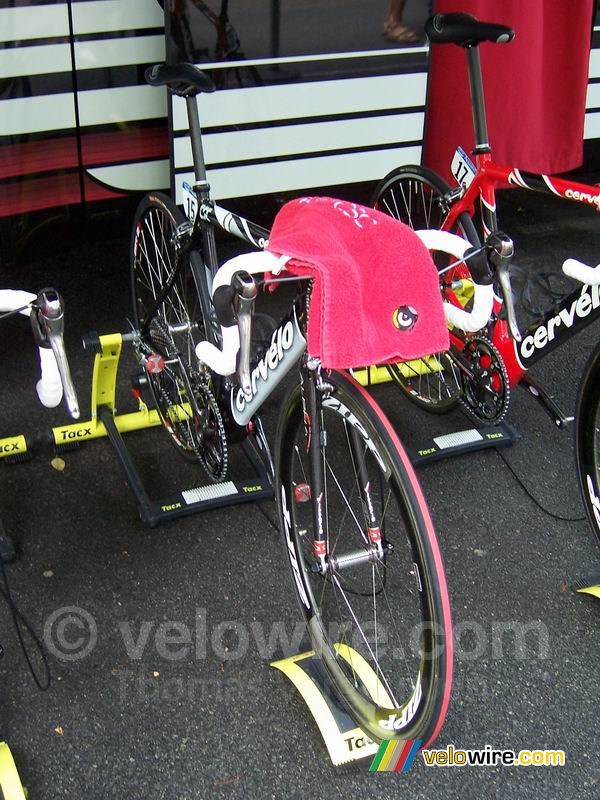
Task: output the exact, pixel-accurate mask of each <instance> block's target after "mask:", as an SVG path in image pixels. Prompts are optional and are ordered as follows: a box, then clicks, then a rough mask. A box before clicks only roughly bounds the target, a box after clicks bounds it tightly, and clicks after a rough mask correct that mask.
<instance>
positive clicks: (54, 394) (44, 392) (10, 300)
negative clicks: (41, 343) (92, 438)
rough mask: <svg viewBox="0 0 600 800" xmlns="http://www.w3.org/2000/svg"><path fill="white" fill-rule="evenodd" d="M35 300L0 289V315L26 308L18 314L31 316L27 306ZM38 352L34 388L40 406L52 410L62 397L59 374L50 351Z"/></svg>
mask: <svg viewBox="0 0 600 800" xmlns="http://www.w3.org/2000/svg"><path fill="white" fill-rule="evenodd" d="M36 298H37V295H36V294H32V293H31V292H24V291H22V290H21V289H0V313H1V312H7V311H16V310H17V308H21V307H22V306H27V308H24V309H23V310H22V311H21V312H20V313H21V314H23V315H24V316H26V317H28V316H29V315H30V314H31V309H30V308H29V304H30V303H32V302H33V301H34V300H35V299H36ZM38 351H39V354H40V379H39V381H38V382H37V384H36V387H35V388H36V391H37V394H38V397H39V399H40V402H41V403H42V405H44V406H46V408H54V407H55V406H57V405H58V404H59V403H60V401H61V400H62V396H63V387H62V381H61V379H60V373H59V371H58V366H57V364H56V359H55V358H54V353H53V352H52V350H50V349H49V348H46V347H39V348H38Z"/></svg>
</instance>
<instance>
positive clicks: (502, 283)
mask: <svg viewBox="0 0 600 800" xmlns="http://www.w3.org/2000/svg"><path fill="white" fill-rule="evenodd" d="M425 30H426V33H427V35H428V37H429V40H430V41H431V43H432V44H433V45H437V44H456V45H459V46H461V47H463V48H464V49H465V52H466V57H467V66H468V73H469V86H470V92H471V106H472V112H473V125H474V133H475V148H474V150H473V152H472V155H473V159H474V161H473V160H472V159H471V158H470V157H469V156H468V155H467V153H465V151H464V150H463V149H462V148H460V147H459V148H458V150H457V151H456V154H455V156H454V159H453V161H452V173H453V175H454V176H455V177H456V179H457V182H458V185H457V186H455V187H450V186H449V185H448V184H447V183H446V182H445V181H444V180H443V179H442V178H441V177H440V176H439V175H437V174H436V173H434V172H433V171H432V170H430V169H427V168H425V167H421V166H415V165H406V166H401V167H398V168H397V169H394V170H393V171H392V172H390V173H389V174H388V175H386V176H385V177H384V178H383V179H382V180H381V181H380V183H379V184H378V185H377V187H376V188H375V191H374V193H373V197H372V201H371V204H372V205H373V206H374V207H375V208H377V209H379V210H381V211H384V212H386V213H388V214H390V215H391V216H393V217H395V218H396V219H399V220H401V221H402V222H404V223H406V224H407V225H409V226H411V227H412V228H414V229H415V230H418V229H419V228H439V229H440V230H446V231H455V232H457V233H459V234H460V235H462V236H464V237H465V238H466V239H467V240H468V241H470V242H471V243H472V244H473V245H475V246H477V245H478V244H479V242H480V236H479V234H478V231H477V228H476V226H475V224H474V221H473V220H474V215H475V210H476V209H477V208H479V211H480V215H481V223H482V233H483V237H484V238H487V237H489V236H490V235H494V234H497V235H498V236H499V238H500V239H501V241H502V244H501V245H499V247H500V248H501V249H503V252H504V253H505V254H512V243H511V242H510V240H509V239H508V238H507V237H505V236H504V235H501V234H500V232H499V231H498V222H497V216H496V196H495V190H496V189H497V188H520V189H528V190H530V191H533V192H540V193H543V194H550V195H553V196H557V197H561V198H564V199H566V200H571V201H573V202H579V203H582V204H583V205H586V206H593V207H596V208H598V207H600V189H599V188H598V187H597V186H590V185H586V184H582V183H576V182H574V181H571V180H565V179H562V178H556V177H552V176H548V175H538V174H534V173H531V172H526V171H524V170H520V169H518V168H517V167H514V166H506V165H502V164H498V163H496V162H495V161H494V160H493V157H492V150H491V146H490V144H489V137H488V131H487V119H486V111H485V102H484V92H483V81H482V73H481V64H480V59H479V45H480V44H481V43H483V42H491V43H496V44H503V43H508V42H510V41H511V40H512V39H513V38H514V35H515V34H514V31H513V30H512V29H511V28H508V27H507V26H504V25H498V24H493V23H487V22H480V21H478V20H476V19H475V18H474V17H472V16H470V15H469V14H437V15H435V16H433V17H431V18H430V19H429V20H428V22H427V23H426V26H425ZM500 261H501V259H499V261H498V264H497V268H496V276H497V279H498V286H497V294H498V297H497V300H496V302H495V304H494V313H493V315H492V316H491V318H490V320H489V321H488V323H487V324H486V325H485V326H483V328H482V330H481V331H479V332H477V333H476V334H475V335H474V336H467V337H464V336H462V335H461V334H460V333H458V332H456V331H451V349H450V351H449V352H448V353H439V354H433V355H432V356H430V357H429V358H428V359H427V360H426V361H421V362H419V363H418V368H415V367H414V365H413V366H412V367H411V368H407V367H406V366H404V367H402V368H399V367H394V366H391V367H389V368H388V369H389V371H390V373H391V374H392V377H393V378H395V380H396V381H397V382H398V383H399V385H400V386H401V388H402V390H403V391H404V392H405V394H406V396H407V397H408V398H409V399H411V400H412V401H414V402H415V403H416V404H417V405H419V406H420V407H422V408H425V409H426V410H428V411H432V412H446V411H449V410H450V409H452V408H454V407H455V406H456V405H457V403H459V402H460V403H462V405H463V406H464V407H466V409H467V410H468V411H469V412H470V414H471V415H473V416H474V417H475V418H476V419H477V420H478V421H480V422H482V423H484V424H497V423H498V422H499V421H500V420H501V419H502V418H503V417H504V416H505V415H506V413H507V411H508V407H509V401H510V391H511V389H512V388H513V387H515V386H517V385H518V384H521V385H522V386H524V387H525V388H527V389H528V390H529V392H530V394H531V395H532V396H534V397H535V398H536V399H538V400H539V401H540V402H541V403H542V404H543V406H544V408H545V410H546V411H547V412H548V413H549V414H550V416H551V418H552V420H553V421H554V422H555V424H556V425H557V426H558V427H562V426H563V425H564V424H565V423H566V422H568V421H569V418H567V417H565V415H564V414H563V412H562V411H561V410H560V409H559V408H558V407H557V405H556V404H555V403H554V401H553V400H552V398H551V397H550V396H549V395H548V394H547V392H546V391H545V390H544V389H543V387H542V386H541V385H540V384H539V383H538V382H537V381H535V380H534V379H533V378H532V376H531V375H530V374H529V373H528V372H527V370H528V369H529V368H530V367H531V366H533V365H534V364H535V363H536V362H537V361H539V360H540V359H541V358H543V357H544V356H545V355H547V354H548V353H549V352H551V351H552V350H554V348H556V347H558V346H559V345H561V344H562V343H563V342H565V341H566V340H567V339H568V338H570V337H571V336H573V335H575V334H576V333H578V332H579V331H581V330H582V329H583V328H584V327H585V326H586V325H588V324H589V323H591V322H593V321H594V320H595V319H597V318H598V316H599V315H600V296H599V293H598V288H597V287H592V288H590V287H589V286H584V287H583V288H582V287H581V286H579V287H577V288H576V289H575V290H574V291H573V292H571V293H570V294H568V295H567V296H565V297H563V298H561V299H560V300H559V301H558V302H556V303H555V304H554V307H553V308H551V309H550V310H549V311H547V313H545V314H543V315H542V316H541V318H540V319H537V320H536V321H535V322H534V323H532V324H531V325H530V326H529V327H528V328H527V329H526V330H525V331H524V332H523V334H521V333H520V332H519V328H518V325H517V318H516V313H515V309H514V302H513V294H512V289H511V284H510V276H509V272H508V261H506V263H504V264H502V263H500ZM437 263H438V268H439V270H440V285H441V289H442V293H443V296H444V297H445V299H446V300H447V301H448V302H451V303H455V304H457V305H458V306H464V305H465V304H467V303H468V302H469V296H470V281H469V270H468V268H467V267H466V266H465V265H464V264H463V265H460V266H458V267H453V266H451V267H448V265H447V261H443V260H439V259H438V260H437Z"/></svg>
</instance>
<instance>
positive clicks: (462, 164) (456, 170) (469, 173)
mask: <svg viewBox="0 0 600 800" xmlns="http://www.w3.org/2000/svg"><path fill="white" fill-rule="evenodd" d="M476 172H477V168H476V166H475V164H473V162H472V161H471V159H470V158H469V156H468V155H467V154H466V153H465V151H464V150H463V149H462V147H457V148H456V153H454V158H453V159H452V174H453V175H454V177H455V178H456V180H457V181H458V183H459V184H460V185H461V186H463V187H464V188H465V189H467V188H468V187H469V186H470V185H471V182H472V181H473V178H474V177H475V174H476Z"/></svg>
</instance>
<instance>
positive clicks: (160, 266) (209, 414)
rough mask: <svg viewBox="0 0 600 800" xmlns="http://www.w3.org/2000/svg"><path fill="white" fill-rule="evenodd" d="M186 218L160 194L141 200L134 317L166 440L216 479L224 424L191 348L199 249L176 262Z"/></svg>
mask: <svg viewBox="0 0 600 800" xmlns="http://www.w3.org/2000/svg"><path fill="white" fill-rule="evenodd" d="M184 221H185V217H184V215H183V213H182V212H181V211H180V209H179V208H178V207H177V206H176V205H175V204H174V203H173V201H172V200H171V199H170V198H169V197H167V196H166V195H163V194H161V193H159V192H157V193H154V194H151V195H146V197H144V199H143V200H142V202H141V203H140V205H139V207H138V210H137V213H136V218H135V224H134V228H133V234H132V240H131V289H132V297H133V319H134V324H135V327H136V330H138V331H140V350H141V355H142V358H143V362H144V364H145V369H146V374H147V376H148V381H149V384H150V387H151V389H152V393H153V396H154V400H155V402H156V406H157V409H158V411H159V414H160V416H161V419H162V421H163V423H164V425H165V428H166V430H167V431H168V433H169V436H170V439H171V442H172V443H173V444H174V445H175V447H176V448H177V450H178V451H179V452H180V453H181V455H183V456H184V457H185V458H188V459H190V460H193V461H200V463H201V464H202V465H203V466H204V468H205V470H206V472H207V474H208V476H209V477H210V478H211V479H212V480H215V481H218V480H221V479H222V478H223V477H224V475H225V472H226V469H227V448H226V442H225V433H224V427H223V421H222V418H221V414H220V411H219V408H218V405H217V403H216V401H215V398H214V397H213V394H212V390H211V385H210V382H209V376H208V374H207V373H204V372H202V371H201V370H200V367H199V365H198V360H197V358H196V353H195V347H196V344H197V343H198V342H199V341H200V340H201V339H204V338H206V335H205V330H206V327H205V320H204V316H203V313H202V307H201V303H200V298H199V293H198V286H197V281H199V280H200V277H199V276H200V275H201V274H202V272H201V271H202V270H203V269H204V265H203V264H202V260H201V258H200V255H199V253H197V252H196V251H191V252H190V253H189V254H188V255H187V256H186V257H185V263H184V264H182V265H181V266H178V265H177V251H176V246H175V239H174V234H175V231H176V228H177V226H178V225H179V224H181V223H182V222H184ZM165 289H166V291H165ZM157 299H159V300H160V302H159V303H158V306H157V307H156V309H155V310H154V311H153V309H154V307H155V306H156V301H157ZM149 315H151V316H150V318H149Z"/></svg>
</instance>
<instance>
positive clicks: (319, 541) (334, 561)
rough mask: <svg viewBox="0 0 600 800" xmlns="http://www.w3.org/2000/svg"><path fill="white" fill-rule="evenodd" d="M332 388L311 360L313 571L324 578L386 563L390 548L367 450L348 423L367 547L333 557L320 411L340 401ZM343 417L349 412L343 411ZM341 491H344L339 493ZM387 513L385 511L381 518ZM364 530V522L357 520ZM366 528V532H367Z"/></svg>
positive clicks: (308, 416) (307, 405)
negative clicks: (374, 497)
mask: <svg viewBox="0 0 600 800" xmlns="http://www.w3.org/2000/svg"><path fill="white" fill-rule="evenodd" d="M331 389H332V387H331V385H329V384H327V382H326V381H325V380H323V377H322V375H321V370H320V364H319V363H318V360H317V359H308V362H307V369H306V370H304V371H303V372H302V397H303V405H304V426H305V442H306V445H305V446H306V448H307V450H308V451H309V453H310V481H311V484H310V492H311V497H312V498H313V504H312V514H313V531H314V539H313V554H314V557H315V562H314V564H313V567H312V569H313V571H315V572H319V573H321V574H334V573H338V572H341V571H342V570H344V569H348V568H350V567H355V566H358V565H360V564H365V563H368V562H378V561H383V560H384V558H385V553H386V551H387V550H388V549H391V546H390V545H388V544H387V543H385V545H384V540H383V538H382V535H381V520H380V519H379V517H378V516H377V514H376V512H375V505H374V503H373V500H372V487H371V481H370V478H369V475H368V473H367V469H366V466H365V461H364V455H363V451H364V446H363V447H361V440H360V436H359V434H358V432H357V430H356V427H355V425H353V424H350V423H349V422H345V423H344V424H345V428H346V435H347V437H348V442H349V446H350V454H351V459H352V469H353V474H354V481H355V486H354V488H353V491H354V490H355V489H358V492H359V494H360V499H361V505H362V508H363V517H364V528H363V529H362V531H361V534H362V537H363V539H364V546H362V547H359V548H357V549H355V550H350V551H348V552H345V553H333V550H335V544H336V541H337V537H336V536H335V532H333V534H332V532H331V531H330V528H329V516H328V513H327V491H326V486H327V478H326V473H327V457H326V450H327V429H326V428H325V427H324V426H323V420H322V414H321V407H322V405H323V403H327V402H331V403H336V402H337V401H336V400H335V398H333V397H332V396H331V395H330V392H331ZM338 410H339V412H340V413H341V415H342V416H344V415H345V414H344V411H346V412H347V413H348V414H350V413H351V412H350V411H349V410H348V409H345V408H342V407H340V408H339V409H338ZM340 491H341V489H340ZM384 512H385V509H382V514H383V513H384ZM355 523H356V525H357V526H359V527H360V526H361V524H363V523H362V521H361V520H355ZM365 528H366V530H365Z"/></svg>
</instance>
